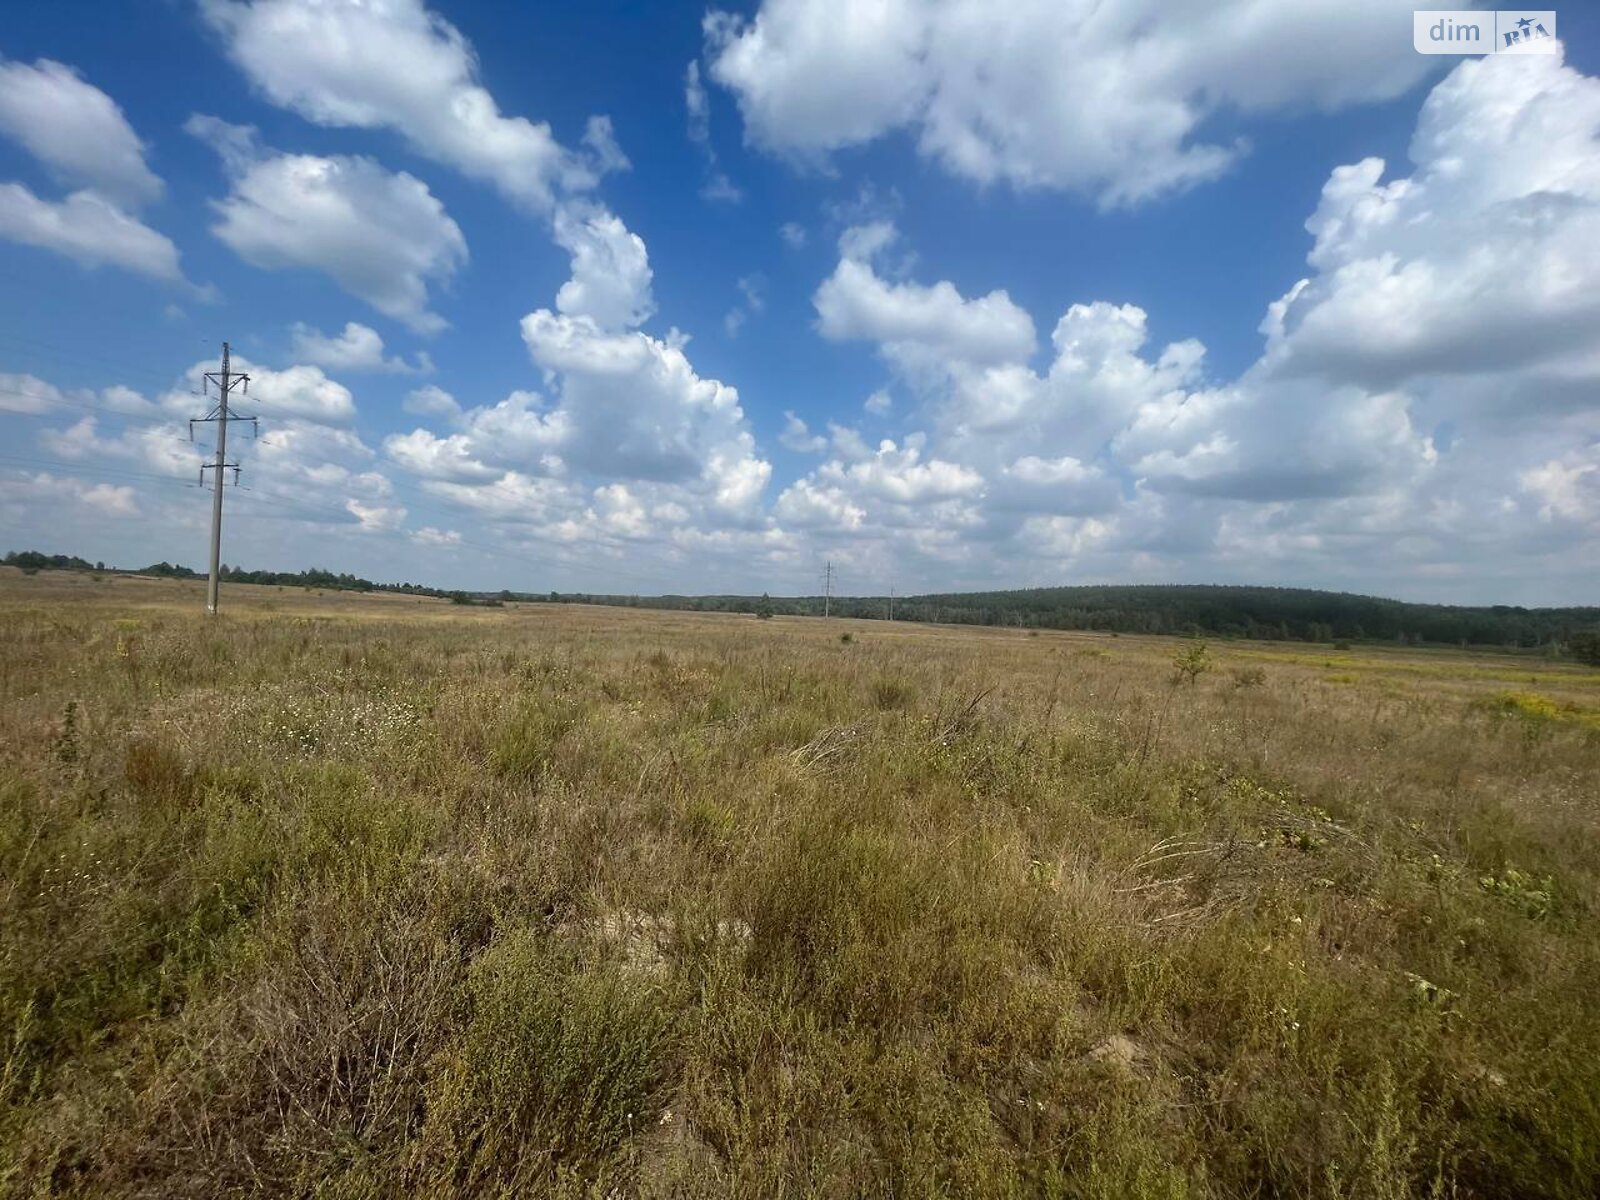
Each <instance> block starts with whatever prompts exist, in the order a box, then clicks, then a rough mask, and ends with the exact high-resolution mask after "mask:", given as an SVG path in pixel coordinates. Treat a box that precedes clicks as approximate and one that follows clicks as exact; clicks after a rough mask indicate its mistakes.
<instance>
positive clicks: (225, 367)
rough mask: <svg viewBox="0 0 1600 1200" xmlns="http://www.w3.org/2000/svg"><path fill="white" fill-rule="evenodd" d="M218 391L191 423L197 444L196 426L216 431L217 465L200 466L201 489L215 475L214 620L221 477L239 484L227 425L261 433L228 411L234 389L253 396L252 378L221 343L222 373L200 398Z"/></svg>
mask: <svg viewBox="0 0 1600 1200" xmlns="http://www.w3.org/2000/svg"><path fill="white" fill-rule="evenodd" d="M213 386H215V387H216V389H217V403H216V404H215V405H214V406H213V407H212V409H211V411H210V412H208V413H207V414H206V415H205V416H203V417H195V418H193V419H192V420H190V422H189V440H190V441H193V440H194V427H195V425H197V424H202V425H203V424H206V423H207V422H210V423H213V424H215V425H216V427H217V457H216V461H215V462H210V463H202V464H201V466H200V485H201V486H202V487H204V486H205V482H206V472H207V471H215V472H216V474H214V475H213V476H212V477H211V578H210V581H209V582H208V583H207V585H206V612H207V613H209V614H210V615H212V616H216V614H217V585H218V584H219V583H220V582H221V575H222V473H223V472H224V471H232V472H233V482H234V484H235V486H237V485H238V482H239V464H238V463H237V462H229V461H228V457H227V456H228V422H229V421H249V422H250V432H251V434H252V435H254V434H255V433H256V431H257V429H258V426H257V423H256V419H255V418H254V417H238V416H234V415H233V414H232V413H230V412H229V411H228V398H229V397H230V396H231V395H232V394H233V389H234V388H238V389H239V390H240V393H241V394H244V395H248V394H249V392H250V376H248V375H242V374H239V373H238V372H235V371H233V370H232V369H231V368H230V367H229V364H228V343H227V342H223V343H222V370H220V371H207V372H206V373H205V376H204V379H203V381H202V383H201V393H200V394H201V395H203V396H206V397H209V396H210V395H211V388H212V387H213Z"/></svg>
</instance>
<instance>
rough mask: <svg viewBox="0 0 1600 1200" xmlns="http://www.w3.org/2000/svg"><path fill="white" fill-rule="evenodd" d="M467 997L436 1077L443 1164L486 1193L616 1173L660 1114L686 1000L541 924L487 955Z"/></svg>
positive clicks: (432, 1138)
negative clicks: (545, 934) (571, 950)
mask: <svg viewBox="0 0 1600 1200" xmlns="http://www.w3.org/2000/svg"><path fill="white" fill-rule="evenodd" d="M466 1004H467V1010H466V1014H465V1019H464V1023H463V1026H462V1029H461V1032H460V1035H459V1036H458V1037H457V1038H456V1040H455V1043H454V1045H453V1046H451V1047H450V1048H449V1049H448V1050H447V1051H446V1052H445V1054H444V1056H443V1058H442V1060H441V1061H440V1062H439V1063H438V1064H437V1066H436V1069H435V1071H434V1077H433V1082H432V1084H431V1086H430V1087H429V1089H428V1122H427V1126H426V1128H425V1130H424V1135H423V1136H424V1141H425V1144H426V1145H427V1148H428V1158H429V1160H430V1167H431V1173H433V1174H435V1175H436V1176H437V1177H438V1178H439V1179H440V1181H441V1182H442V1181H443V1180H448V1181H450V1184H451V1185H452V1186H453V1187H454V1188H456V1189H459V1190H461V1191H463V1192H466V1193H470V1194H474V1195H481V1194H485V1193H490V1194H522V1193H523V1192H524V1191H525V1192H526V1193H527V1194H535V1193H542V1192H543V1191H544V1190H545V1189H547V1188H548V1187H549V1186H550V1185H551V1184H552V1183H553V1182H560V1183H563V1184H567V1185H569V1186H570V1185H572V1184H576V1183H583V1184H593V1185H598V1184H600V1183H601V1182H604V1181H607V1180H610V1181H612V1182H613V1183H614V1182H615V1177H616V1176H617V1175H618V1174H619V1173H621V1171H622V1169H623V1166H624V1164H623V1163H622V1161H621V1160H622V1152H623V1150H624V1148H625V1147H626V1146H627V1145H628V1144H629V1143H630V1142H632V1141H634V1140H635V1139H637V1138H638V1137H639V1136H640V1135H641V1134H642V1133H645V1132H646V1131H650V1130H653V1129H654V1128H655V1125H656V1123H657V1121H658V1119H659V1117H660V1113H661V1109H662V1107H663V1104H664V1103H665V1088H666V1084H667V1081H668V1078H669V1067H670V1064H671V1061H672V1055H673V1050H674V1040H675V1039H674V1024H675V1016H674V1013H675V1010H676V1009H677V1008H678V1004H677V1003H669V1001H668V998H667V997H665V996H664V995H663V994H662V993H661V990H660V988H659V987H657V986H654V985H652V984H650V983H648V982H647V981H645V980H643V979H641V978H639V977H637V976H635V975H632V974H629V973H628V972H627V971H625V970H624V969H622V968H621V967H603V966H584V965H580V964H579V963H577V962H576V961H574V960H573V959H572V958H570V957H569V956H567V955H566V954H563V953H558V952H556V951H554V950H552V949H550V948H547V947H544V946H541V945H540V944H539V940H538V938H537V937H536V936H535V935H533V934H531V933H516V934H512V935H510V936H508V937H505V938H503V939H501V940H500V941H498V942H496V943H495V944H494V945H492V946H490V947H489V949H487V950H486V951H484V952H483V954H482V955H480V956H479V958H478V960H477V961H476V962H474V963H473V966H472V969H471V972H470V974H469V977H468V981H467V987H466ZM599 1191H601V1192H604V1191H605V1189H604V1188H600V1189H599Z"/></svg>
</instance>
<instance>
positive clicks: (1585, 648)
mask: <svg viewBox="0 0 1600 1200" xmlns="http://www.w3.org/2000/svg"><path fill="white" fill-rule="evenodd" d="M1567 653H1569V654H1571V655H1572V657H1573V658H1575V659H1577V660H1578V661H1579V662H1581V663H1588V664H1589V665H1590V666H1591V667H1600V629H1585V630H1583V631H1582V632H1580V633H1575V634H1573V635H1572V636H1571V637H1570V638H1568V639H1567Z"/></svg>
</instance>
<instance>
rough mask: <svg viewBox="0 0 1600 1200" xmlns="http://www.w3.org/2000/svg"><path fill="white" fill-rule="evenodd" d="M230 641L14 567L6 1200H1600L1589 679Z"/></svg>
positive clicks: (613, 634)
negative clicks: (754, 1199) (1301, 1199)
mask: <svg viewBox="0 0 1600 1200" xmlns="http://www.w3.org/2000/svg"><path fill="white" fill-rule="evenodd" d="M199 601H200V589H199V588H198V587H197V586H196V585H194V584H189V583H174V582H168V581H147V580H133V579H122V578H117V579H113V580H109V581H106V582H103V583H93V582H91V581H88V580H86V579H83V578H82V577H74V576H62V575H53V574H49V573H46V574H41V575H38V576H35V577H29V578H24V577H22V576H21V575H19V574H17V573H15V572H5V573H3V574H0V689H3V692H4V697H5V704H4V710H3V714H0V809H3V814H0V1194H9V1195H16V1196H45V1195H70V1196H97V1197H98V1196H163V1197H165V1196H196V1197H211V1196H219V1195H297V1196H313V1195H315V1196H328V1197H350V1198H353V1197H385V1196H394V1195H401V1194H409V1195H429V1196H434V1195H437V1196H448V1195H473V1196H480V1195H506V1196H510V1195H546V1194H554V1195H603V1196H623V1195H643V1196H676V1195H690V1196H697V1195H741V1196H772V1195H789V1196H797V1195H819V1196H855V1195H882V1196H915V1195H925V1194H944V1195H986V1196H987V1195H1036V1194H1045V1195H1058V1196H1077V1197H1089V1196H1104V1197H1124V1196H1174V1197H1176V1196H1191V1197H1222V1196H1316V1197H1368V1196H1371V1197H1390V1196H1394V1197H1400V1196H1562V1197H1588V1196H1593V1195H1595V1194H1596V1192H1597V1191H1600V1001H1597V1000H1596V999H1595V997H1594V993H1593V988H1594V983H1595V981H1596V980H1597V979H1600V937H1597V928H1600V926H1597V917H1600V909H1597V901H1600V895H1597V879H1600V853H1597V851H1600V797H1597V795H1596V780H1597V779H1600V728H1597V726H1596V723H1595V722H1594V721H1593V720H1592V719H1591V717H1592V715H1593V714H1594V712H1595V708H1596V691H1595V683H1594V681H1595V679H1596V678H1597V676H1596V675H1595V674H1594V673H1592V672H1591V673H1583V672H1580V671H1577V670H1574V669H1571V668H1563V667H1559V666H1556V665H1553V664H1552V665H1540V664H1530V663H1528V662H1526V661H1519V662H1516V663H1511V662H1508V661H1504V660H1497V659H1495V658H1494V657H1492V656H1484V657H1472V656H1468V655H1461V654H1453V653H1420V652H1416V651H1401V650H1393V651H1389V650H1361V649H1358V650H1356V651H1353V652H1338V653H1334V654H1330V655H1328V656H1326V657H1324V656H1321V655H1318V654H1317V653H1315V652H1311V653H1307V652H1306V651H1305V650H1304V648H1300V649H1299V650H1298V651H1296V650H1294V649H1291V648H1288V647H1271V646H1261V645H1244V644H1237V645H1236V644H1219V643H1213V644H1212V645H1211V647H1210V659H1211V660H1212V661H1211V664H1210V669H1208V670H1206V671H1205V672H1203V673H1200V674H1198V675H1196V676H1195V677H1194V679H1193V683H1192V686H1191V685H1190V684H1175V683H1174V678H1173V671H1174V667H1173V663H1174V656H1175V654H1177V653H1179V652H1183V651H1184V650H1185V647H1184V646H1183V645H1181V644H1180V643H1177V642H1173V641H1162V640H1159V639H1142V638H1133V637H1122V638H1113V637H1106V636H1096V635H1072V634H1044V635H1041V636H1035V637H1027V636H1024V635H1022V634H1020V633H1017V632H1007V631H1000V630H974V629H963V630H952V629H943V628H932V627H914V626H907V625H896V626H888V625H884V624H880V623H852V622H840V621H834V622H822V621H819V620H805V619H785V618H777V619H774V620H770V621H757V620H755V619H753V618H742V617H731V616H712V615H704V616H701V615H694V614H650V613H643V612H635V611H628V610H608V609H598V608H563V607H556V606H545V605H539V606H528V607H511V608H506V609H502V610H479V611H474V610H463V609H460V608H452V607H450V606H446V605H442V604H438V603H435V602H431V601H423V600H414V599H408V598H401V597H359V596H348V595H338V594H331V593H330V594H328V595H320V596H319V595H314V594H309V593H305V592H300V591H280V590H276V589H267V588H247V587H235V588H232V589H230V591H229V593H228V596H227V603H228V610H227V613H226V615H225V616H224V617H223V618H222V619H220V620H218V621H215V622H211V623H203V622H202V621H201V620H199V619H198V618H197V616H196V613H197V612H198V610H199V607H200V604H199ZM845 632H848V633H850V634H851V635H852V638H851V640H850V641H849V642H844V641H842V640H841V637H840V635H841V634H842V633H845Z"/></svg>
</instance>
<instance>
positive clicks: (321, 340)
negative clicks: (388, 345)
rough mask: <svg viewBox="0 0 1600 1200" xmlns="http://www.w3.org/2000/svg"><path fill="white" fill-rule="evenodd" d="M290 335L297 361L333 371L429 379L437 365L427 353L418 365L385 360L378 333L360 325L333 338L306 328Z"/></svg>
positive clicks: (420, 356) (352, 324) (348, 327)
mask: <svg viewBox="0 0 1600 1200" xmlns="http://www.w3.org/2000/svg"><path fill="white" fill-rule="evenodd" d="M289 332H290V334H291V337H292V352H293V354H294V356H295V357H296V358H299V359H303V360H305V361H306V362H308V363H313V364H315V365H316V366H319V367H327V368H329V369H330V370H335V371H376V372H383V373H390V374H397V375H417V374H422V375H425V374H428V373H429V372H431V371H432V370H433V361H432V360H431V359H430V358H429V357H428V355H427V353H426V352H424V353H421V354H418V355H417V361H416V363H415V364H412V363H408V362H406V360H405V359H403V358H400V357H394V358H385V357H384V354H383V338H382V337H381V336H380V335H379V333H378V331H377V330H376V329H373V328H372V327H371V326H368V325H363V324H361V323H360V322H359V321H347V322H345V327H344V331H343V332H342V333H339V334H337V335H333V336H330V335H328V334H325V333H323V332H322V331H321V330H317V329H312V328H311V327H310V326H307V325H302V324H297V325H295V326H294V328H293V329H291V330H290V331H289Z"/></svg>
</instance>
